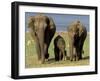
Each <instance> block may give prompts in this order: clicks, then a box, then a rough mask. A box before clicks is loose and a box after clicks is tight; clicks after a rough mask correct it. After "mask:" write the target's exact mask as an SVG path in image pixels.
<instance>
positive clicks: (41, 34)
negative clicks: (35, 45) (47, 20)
mask: <svg viewBox="0 0 100 81" xmlns="http://www.w3.org/2000/svg"><path fill="white" fill-rule="evenodd" d="M37 35H38V39H39V45H40V52H41V63H44V59H45V57H44V28H41V29H40V30H38V33H37Z"/></svg>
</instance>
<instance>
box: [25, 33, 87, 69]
mask: <svg viewBox="0 0 100 81" xmlns="http://www.w3.org/2000/svg"><path fill="white" fill-rule="evenodd" d="M58 34H60V35H61V36H62V37H63V38H64V40H65V41H66V50H67V54H68V53H69V52H68V37H67V32H60V33H57V32H56V34H55V36H54V37H53V39H52V42H51V44H50V47H49V54H50V58H49V61H46V62H45V63H44V64H39V63H38V60H37V54H36V48H35V42H34V40H32V38H31V36H30V34H29V33H28V32H27V33H26V40H25V48H26V50H25V67H26V68H35V67H60V66H80V65H89V34H88V35H87V38H86V40H85V43H84V54H83V59H82V60H80V61H73V62H71V61H69V60H66V61H59V62H55V60H54V45H53V40H54V38H55V37H56V36H57V35H58Z"/></svg>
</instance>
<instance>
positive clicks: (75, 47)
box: [67, 20, 87, 61]
mask: <svg viewBox="0 0 100 81" xmlns="http://www.w3.org/2000/svg"><path fill="white" fill-rule="evenodd" d="M67 31H68V39H69V42H68V44H69V53H70V60H71V61H78V60H81V59H82V52H83V45H84V41H85V39H86V36H87V30H86V27H85V26H84V25H83V24H82V23H81V22H80V21H79V20H77V21H74V22H73V23H71V24H70V25H69V26H68V29H67Z"/></svg>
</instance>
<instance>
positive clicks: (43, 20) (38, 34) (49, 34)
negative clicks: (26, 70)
mask: <svg viewBox="0 0 100 81" xmlns="http://www.w3.org/2000/svg"><path fill="white" fill-rule="evenodd" d="M28 27H29V30H30V33H31V36H32V38H33V39H34V40H35V43H36V50H37V56H38V60H39V61H40V62H41V63H44V61H45V59H48V57H49V54H48V48H49V45H50V42H51V40H52V38H53V36H54V34H55V31H56V26H55V24H54V21H53V20H52V18H49V17H47V16H44V15H43V14H38V15H36V16H32V17H30V18H29V23H28Z"/></svg>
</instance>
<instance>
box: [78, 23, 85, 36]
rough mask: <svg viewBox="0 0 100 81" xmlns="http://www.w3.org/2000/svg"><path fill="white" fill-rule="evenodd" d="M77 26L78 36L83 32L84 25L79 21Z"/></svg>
mask: <svg viewBox="0 0 100 81" xmlns="http://www.w3.org/2000/svg"><path fill="white" fill-rule="evenodd" d="M78 28H79V36H81V35H82V33H83V32H84V29H85V27H84V25H83V24H82V23H80V25H79V27H78Z"/></svg>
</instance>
